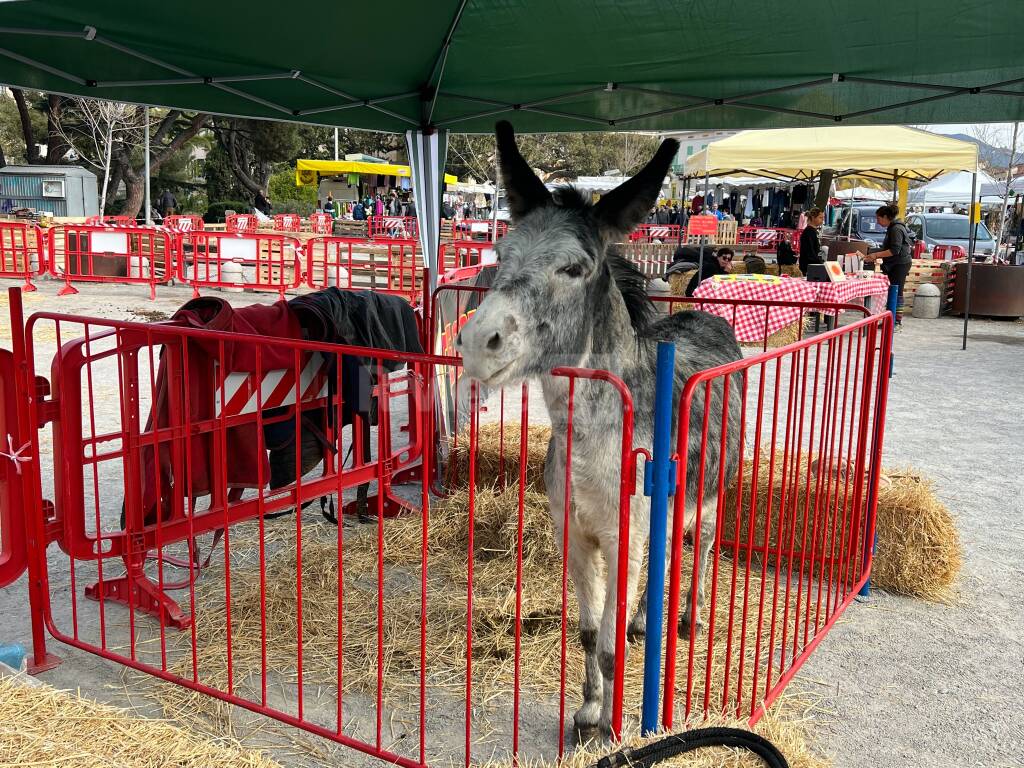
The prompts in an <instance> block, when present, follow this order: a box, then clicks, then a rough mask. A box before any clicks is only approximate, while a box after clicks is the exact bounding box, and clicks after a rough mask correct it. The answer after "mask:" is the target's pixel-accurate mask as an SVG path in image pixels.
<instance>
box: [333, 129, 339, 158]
mask: <svg viewBox="0 0 1024 768" xmlns="http://www.w3.org/2000/svg"><path fill="white" fill-rule="evenodd" d="M334 162H338V129H337V128H335V129H334Z"/></svg>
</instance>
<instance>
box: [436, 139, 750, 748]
mask: <svg viewBox="0 0 1024 768" xmlns="http://www.w3.org/2000/svg"><path fill="white" fill-rule="evenodd" d="M496 131H497V140H498V152H499V156H500V165H501V175H502V180H503V182H504V184H505V187H506V189H507V193H508V199H509V208H510V212H511V214H512V218H513V221H514V223H515V227H514V229H513V230H512V231H510V232H509V234H508V235H507V236H506V237H505V238H504V239H503V240H500V241H499V242H498V244H497V253H498V258H499V267H498V274H497V276H496V278H495V282H494V285H493V287H492V288H491V289H490V291H489V292H488V293H487V296H486V297H485V299H484V300H483V302H482V304H481V305H480V307H479V309H478V310H477V311H476V312H475V313H474V315H473V317H472V318H471V319H470V320H469V322H468V323H467V324H466V326H465V327H464V328H463V329H462V332H461V333H460V334H459V336H458V339H457V341H456V346H457V349H458V350H459V352H460V353H461V355H462V359H463V364H464V366H465V371H466V373H467V374H468V375H469V376H470V377H472V378H473V379H475V380H477V381H479V382H481V383H482V384H483V385H484V386H485V387H487V388H497V387H501V386H506V385H513V384H516V383H518V382H521V381H523V380H524V379H539V380H540V383H541V386H542V389H543V394H544V400H545V404H546V406H547V410H548V414H549V417H550V420H551V425H552V435H551V442H550V444H549V446H548V454H547V463H546V466H545V481H546V483H547V493H548V500H549V506H550V511H551V518H552V520H553V522H554V527H555V531H556V536H555V538H556V541H557V542H558V544H559V545H561V542H562V538H563V533H564V530H563V526H564V524H565V520H566V519H568V525H569V531H568V542H569V546H568V552H566V553H563V555H564V556H565V557H567V559H568V569H569V574H570V576H571V578H572V581H573V585H574V587H575V590H576V595H577V598H578V602H579V609H580V620H579V624H580V642H581V643H582V645H583V648H584V652H585V657H586V663H585V667H586V668H585V679H584V683H583V706H582V707H581V708H580V709H579V710H578V711H577V712H576V714H575V717H574V721H575V727H576V734H577V737H578V738H579V739H580V741H581V742H582V741H586V740H589V739H591V738H594V737H598V736H599V737H602V738H605V739H606V738H608V737H609V735H610V732H611V717H612V704H613V702H612V690H613V689H612V685H613V675H614V670H615V622H616V597H617V595H616V589H617V584H616V578H615V574H616V568H615V564H616V563H617V562H618V550H619V479H620V474H621V471H620V461H621V438H622V432H621V430H622V418H623V416H622V405H621V400H620V398H619V395H618V394H617V393H616V392H615V391H614V390H613V389H612V388H611V387H610V386H609V385H608V384H606V383H601V382H597V381H593V382H592V381H587V380H579V381H578V382H577V383H576V385H575V395H574V414H573V452H572V478H571V482H572V488H571V492H572V496H571V498H572V507H573V508H572V510H571V514H570V515H569V516H568V518H566V516H565V514H564V508H563V505H564V499H565V458H566V437H567V429H568V408H567V406H568V394H569V392H568V382H567V380H566V379H565V378H563V377H556V376H551V375H550V374H549V372H550V371H551V369H552V368H553V367H555V366H559V365H572V366H582V367H587V368H596V369H604V370H608V371H610V372H612V373H614V374H616V375H617V376H619V377H620V378H621V379H622V380H623V381H624V382H625V383H626V385H627V386H628V387H629V390H630V392H631V393H632V396H633V400H634V406H635V433H634V441H635V445H636V446H638V447H644V448H647V449H648V450H650V448H651V444H652V440H653V419H654V384H655V354H656V342H657V341H658V340H667V341H673V342H675V345H676V364H675V377H674V393H673V394H674V401H675V405H674V411H675V413H674V418H673V443H672V445H673V446H675V444H676V443H675V439H676V436H675V434H674V433H675V432H676V431H677V425H678V415H679V397H680V394H681V392H682V388H683V386H684V384H685V382H686V380H687V379H688V378H689V377H690V376H692V375H693V374H695V373H696V372H698V371H701V370H704V369H707V368H710V367H713V366H716V365H720V364H722V363H728V362H730V361H734V360H738V359H740V357H741V352H740V348H739V345H738V344H737V343H736V337H735V334H734V333H733V330H732V328H731V327H730V326H729V324H728V323H727V322H726V321H725V320H723V319H721V318H719V317H717V316H713V315H710V314H707V313H704V312H693V311H685V312H679V313H676V314H674V315H671V316H669V317H664V318H663V319H660V320H657V321H655V319H654V318H655V313H654V309H653V306H652V304H651V302H650V300H649V299H648V298H647V294H646V291H645V283H644V278H643V276H642V275H641V274H640V273H639V271H637V269H636V268H635V267H634V266H633V265H632V264H630V263H629V262H627V261H626V260H625V259H623V258H622V257H621V256H619V255H618V253H617V251H616V249H615V248H614V243H616V242H618V241H620V240H621V239H622V238H623V236H624V235H626V234H627V233H628V232H630V231H631V230H632V229H633V228H634V227H635V226H636V225H637V224H639V223H640V222H641V221H643V220H644V219H645V218H646V216H647V214H648V212H649V211H650V210H651V208H652V207H653V205H654V203H655V202H656V200H657V197H658V193H659V191H660V189H661V185H662V182H663V180H664V178H665V174H666V173H667V172H668V169H669V165H670V164H671V162H672V159H673V158H674V157H675V155H676V152H677V149H678V143H677V142H675V141H671V140H669V141H665V142H663V143H662V145H661V147H660V148H659V149H658V152H657V154H656V155H655V156H654V158H653V159H652V160H651V161H650V162H649V163H648V164H647V165H646V166H645V167H644V168H643V169H642V170H641V171H640V172H639V173H638V174H637V175H636V176H634V177H633V178H632V179H630V180H629V181H627V182H625V183H624V184H622V185H621V186H619V187H618V188H617V189H615V190H613V191H611V192H609V193H608V194H606V195H604V196H603V197H602V198H601V199H600V200H599V201H598V202H597V203H595V204H593V205H591V204H590V203H589V202H587V201H585V200H584V199H583V198H582V197H581V196H580V195H579V194H578V193H577V192H576V191H575V190H574V189H572V188H571V187H567V188H562V189H559V190H557V191H556V192H555V193H554V194H552V193H550V192H549V191H548V190H547V188H546V187H545V186H544V184H543V183H542V182H541V181H540V179H538V178H537V176H535V175H534V173H533V171H532V170H531V169H530V168H529V166H528V165H527V163H526V161H525V160H524V159H523V157H522V155H520V153H519V150H518V148H517V146H516V142H515V135H514V133H513V130H512V126H511V125H509V124H508V123H507V122H501V123H498V125H497V129H496ZM741 388H742V383H741V381H740V379H739V376H738V374H734V375H733V379H732V381H730V387H729V390H730V391H729V402H728V408H727V415H726V427H725V428H726V440H725V446H726V456H725V459H724V461H725V465H726V466H725V477H726V478H730V477H731V476H732V475H733V474H734V473H735V470H736V466H737V451H738V444H739V439H740V401H741V397H742V392H741ZM722 391H723V386H722V380H721V379H719V380H718V381H717V383H716V384H715V385H714V386H713V387H712V396H711V403H710V404H709V413H710V417H709V419H708V425H709V426H708V433H707V434H706V435H704V434H702V427H703V421H704V419H703V415H704V386H703V385H702V386H700V387H699V388H698V393H697V394H698V396H697V397H695V398H694V400H693V409H692V412H691V427H690V435H689V447H688V455H687V456H686V462H687V467H688V471H687V474H686V477H687V483H686V510H687V519H686V520H685V523H684V524H685V528H686V530H687V532H691V531H692V530H693V527H694V522H695V519H696V515H695V507H696V504H697V498H698V482H699V480H698V477H699V471H698V470H699V464H700V453H701V447H702V444H704V443H705V442H706V449H705V450H706V453H705V468H704V492H703V500H704V501H703V507H702V510H701V530H700V538H699V541H700V550H701V551H700V553H699V554H700V557H699V574H698V579H697V582H698V585H699V586H698V590H697V595H698V597H697V601H698V606H701V605H703V602H704V588H703V584H704V572H705V571H706V569H707V565H708V561H709V559H710V558H709V553H710V550H711V547H712V545H713V542H714V538H715V526H716V512H717V500H718V477H719V467H720V464H719V462H720V456H719V453H720V446H721V445H722V442H721V438H722V407H723V392H722ZM639 479H640V478H638V480H639ZM638 487H641V488H642V487H643V486H642V484H640V485H639V486H638ZM630 506H631V509H630V517H631V519H630V528H629V530H630V535H629V543H628V553H629V578H628V582H627V584H626V605H627V610H629V611H632V610H633V609H634V607H636V606H637V600H636V598H637V593H638V587H639V583H640V575H641V574H640V571H641V565H642V563H643V559H644V546H645V542H646V540H647V536H648V532H649V525H650V523H649V516H650V510H649V500H648V499H646V498H645V497H643V496H642V495H637V496H634V497H633V499H632V501H631V505H630ZM670 514H671V512H670ZM669 533H670V534H671V521H670V523H669ZM602 557H603V558H604V562H605V567H604V568H602V566H601V563H600V560H601V558H602ZM605 573H608V574H610V578H608V577H606V576H605ZM681 583H683V584H691V583H692V581H691V579H686V580H684V581H682V582H681ZM691 604H692V601H691V598H690V597H688V598H687V599H686V607H685V610H684V612H683V614H682V617H681V619H680V624H679V627H678V631H679V633H680V635H681V636H683V637H689V635H690V632H691V631H697V629H698V628H699V624H700V618H699V615H700V610H699V609H698V616H697V617H692V616H691V615H690V606H691ZM645 616H646V611H645V606H644V605H641V606H639V610H638V611H637V614H636V616H635V618H634V619H633V621H632V622H631V625H630V628H629V629H630V636H631V637H632V638H633V639H636V638H637V637H640V636H643V634H644V631H645Z"/></svg>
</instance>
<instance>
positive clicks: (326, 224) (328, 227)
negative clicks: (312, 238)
mask: <svg viewBox="0 0 1024 768" xmlns="http://www.w3.org/2000/svg"><path fill="white" fill-rule="evenodd" d="M309 229H310V231H311V232H313V233H314V234H317V235H329V234H331V233H332V232H333V231H334V217H333V216H331V214H329V213H312V214H310V216H309Z"/></svg>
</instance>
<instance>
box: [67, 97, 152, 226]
mask: <svg viewBox="0 0 1024 768" xmlns="http://www.w3.org/2000/svg"><path fill="white" fill-rule="evenodd" d="M68 106H70V107H71V110H70V111H72V112H73V113H74V119H67V120H61V121H59V122H58V123H57V131H58V132H59V133H60V135H61V136H62V137H63V138H64V140H65V141H66V142H67V143H68V144H69V145H70V146H71V148H72V149H74V150H75V153H76V154H77V155H78V156H79V157H80V158H81V159H82V160H84V161H85V162H87V163H89V165H91V166H93V167H94V168H96V169H97V170H99V171H100V173H101V174H102V175H103V185H102V188H101V191H100V210H101V211H104V210H106V204H107V193H108V191H110V190H111V189H112V185H111V184H110V181H111V177H112V174H111V163H112V159H113V155H114V145H115V144H118V145H126V146H133V147H137V146H139V145H141V143H142V136H143V129H144V127H145V111H144V110H143V108H141V107H136V106H135V105H133V104H122V103H120V102H116V101H95V100H93V99H83V98H80V97H77V96H75V97H69V98H68ZM113 189H115V190H116V187H113Z"/></svg>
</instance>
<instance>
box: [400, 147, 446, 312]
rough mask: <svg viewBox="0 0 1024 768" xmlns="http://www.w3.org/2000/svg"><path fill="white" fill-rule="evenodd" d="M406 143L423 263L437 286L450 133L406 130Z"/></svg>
mask: <svg viewBox="0 0 1024 768" xmlns="http://www.w3.org/2000/svg"><path fill="white" fill-rule="evenodd" d="M405 144H406V147H407V148H408V150H409V165H410V167H411V168H412V193H413V197H414V198H415V200H416V218H417V222H416V226H417V229H418V230H419V236H420V247H421V248H422V249H423V263H424V265H425V266H426V267H427V268H428V270H429V280H430V290H431V292H433V290H434V287H435V286H436V285H437V276H438V275H437V273H438V252H439V250H440V244H441V195H442V192H443V190H444V164H445V160H446V159H447V156H448V132H447V131H444V130H433V131H431V132H429V133H428V132H426V131H424V130H422V129H421V130H415V131H406V133H405Z"/></svg>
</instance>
